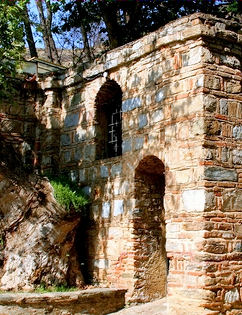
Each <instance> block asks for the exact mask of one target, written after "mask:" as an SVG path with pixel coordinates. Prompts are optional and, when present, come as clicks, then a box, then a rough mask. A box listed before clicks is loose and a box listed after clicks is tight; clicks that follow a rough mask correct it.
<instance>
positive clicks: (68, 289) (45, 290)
mask: <svg viewBox="0 0 242 315" xmlns="http://www.w3.org/2000/svg"><path fill="white" fill-rule="evenodd" d="M77 290H78V288H76V287H68V286H65V285H59V286H51V287H46V286H45V285H43V284H41V285H40V286H39V287H37V288H36V289H35V290H34V293H49V292H73V291H77Z"/></svg>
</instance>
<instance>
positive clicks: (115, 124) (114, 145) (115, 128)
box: [107, 106, 122, 157]
mask: <svg viewBox="0 0 242 315" xmlns="http://www.w3.org/2000/svg"><path fill="white" fill-rule="evenodd" d="M107 129H108V141H107V150H108V152H107V155H108V157H114V156H118V155H121V154H122V112H121V109H120V108H119V107H118V106H115V107H114V110H113V112H111V113H110V114H109V115H108V125H107Z"/></svg>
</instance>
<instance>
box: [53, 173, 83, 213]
mask: <svg viewBox="0 0 242 315" xmlns="http://www.w3.org/2000/svg"><path fill="white" fill-rule="evenodd" d="M50 183H51V185H52V187H53V188H54V196H55V199H56V200H57V201H58V203H59V204H60V205H61V206H63V207H64V208H65V209H66V210H67V211H69V210H71V208H74V209H75V211H76V212H80V211H82V210H83V208H84V207H85V206H86V205H87V204H88V199H87V197H86V196H85V195H84V193H83V191H82V189H81V188H80V187H79V186H77V185H76V184H75V183H72V182H70V181H69V180H68V178H66V177H63V176H61V177H56V178H53V179H51V180H50Z"/></svg>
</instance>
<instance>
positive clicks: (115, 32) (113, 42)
mask: <svg viewBox="0 0 242 315" xmlns="http://www.w3.org/2000/svg"><path fill="white" fill-rule="evenodd" d="M99 8H100V10H101V12H102V16H103V20H104V22H105V24H106V27H107V32H108V38H109V43H110V48H111V49H113V48H116V47H118V46H119V45H120V40H119V39H120V38H122V37H120V36H119V25H118V21H117V6H116V3H111V4H110V3H108V4H106V3H105V1H100V2H99Z"/></svg>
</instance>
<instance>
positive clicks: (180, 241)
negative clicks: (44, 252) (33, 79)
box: [2, 13, 242, 315]
mask: <svg viewBox="0 0 242 315" xmlns="http://www.w3.org/2000/svg"><path fill="white" fill-rule="evenodd" d="M239 29H240V25H239V24H238V23H236V22H232V21H227V20H221V19H217V18H215V17H212V16H209V15H204V14H200V13H199V14H194V15H191V16H189V17H184V18H182V19H179V20H177V21H174V22H171V23H169V24H168V25H166V26H165V27H163V28H161V29H159V30H158V31H156V32H154V33H150V34H148V35H147V36H145V37H143V38H141V39H139V40H137V41H134V42H132V43H129V44H127V45H125V46H123V47H119V48H117V49H115V50H113V51H110V52H108V53H106V54H105V55H104V56H102V58H100V59H99V60H96V61H95V63H94V64H93V65H91V66H90V67H88V68H87V69H85V70H81V69H80V70H78V69H77V70H73V69H70V70H68V71H67V72H66V73H62V74H53V75H49V76H48V77H44V78H39V80H38V90H37V91H36V96H35V98H34V99H33V96H32V99H31V101H32V105H33V110H34V116H35V117H34V119H36V121H37V123H36V124H35V130H34V131H33V132H31V131H30V130H29V133H27V134H29V135H32V136H33V135H34V139H33V137H30V140H31V143H30V146H31V148H32V150H33V151H34V155H35V165H36V167H38V168H39V169H41V171H42V172H44V171H47V170H49V169H57V168H58V169H59V170H60V171H64V170H65V171H68V174H69V176H70V178H71V179H72V180H73V181H77V182H78V183H80V185H81V186H83V189H84V191H85V192H86V193H87V194H88V195H89V197H90V200H91V208H90V216H89V218H88V221H87V224H86V228H85V239H86V244H87V245H86V248H85V250H84V249H83V248H82V249H80V250H82V251H83V253H84V252H85V254H83V261H82V262H81V264H82V265H83V266H84V267H83V268H84V271H85V274H86V277H87V279H91V280H92V281H94V282H95V281H96V282H98V283H102V285H106V286H109V287H117V288H125V289H128V293H127V298H128V300H129V301H131V302H132V301H134V302H146V301H151V300H153V299H155V298H160V297H163V296H168V297H170V298H171V301H172V299H173V300H174V301H176V300H178V301H181V303H180V304H178V305H177V308H178V309H177V310H176V311H177V314H179V307H180V308H182V309H184V307H186V306H185V305H183V306H182V303H185V302H184V301H186V300H187V299H189V300H190V301H195V302H196V303H197V305H198V308H197V314H210V315H212V314H213V315H219V314H226V315H239V314H242V306H241V305H242V286H241V285H242V272H241V270H242V225H241V221H242V214H241V210H242V190H241V189H242V142H241V141H242V126H241V120H242V117H241V116H242V114H241V113H242V110H241V107H242V102H241V100H242V95H241V42H242V35H241V32H240V30H239ZM113 100H115V102H117V103H119V102H120V104H121V112H122V117H121V123H122V124H121V126H122V128H121V137H122V139H121V140H122V143H121V145H122V150H121V153H120V154H117V156H111V157H110V156H108V153H107V155H106V156H105V154H104V153H103V152H104V146H105V145H106V144H105V141H106V140H105V137H108V135H107V134H106V131H105V130H104V129H105V128H106V127H105V126H106V125H105V124H107V123H106V121H105V115H106V114H105V113H106V112H107V115H108V110H107V109H105V106H106V105H105V104H109V105H108V106H112V102H113ZM28 104H29V103H28ZM110 104H111V105H110ZM17 108H18V107H17ZM22 108H23V107H22ZM24 108H31V107H26V106H25V107H24ZM106 108H107V107H106ZM108 108H111V107H108ZM14 110H17V109H14ZM2 115H3V116H2V117H3V119H2V125H3V126H6V129H7V128H8V127H7V124H6V123H5V124H4V122H6V121H7V119H10V120H11V119H13V116H12V115H14V117H15V119H16V116H17V115H18V114H17V113H8V112H7V109H6V108H5V112H4V114H2ZM29 117H30V116H29ZM32 120H33V119H32ZM32 120H31V121H28V120H26V118H25V119H23V120H22V121H21V123H22V124H23V126H24V127H23V128H24V130H25V131H26V128H27V127H25V126H29V127H31V128H33V124H32ZM23 121H24V122H23ZM21 123H19V124H20V125H21ZM21 126H22V125H21ZM13 131H14V130H6V131H5V132H9V133H13ZM21 132H22V133H23V130H19V133H20V134H21ZM26 132H27V131H26ZM26 132H25V133H26ZM24 135H25V134H24V133H23V134H22V136H24ZM26 141H27V140H26ZM102 148H103V149H102ZM102 150H103V151H102ZM182 301H183V302H182ZM173 308H174V305H173ZM188 313H189V310H187V314H188ZM193 314H195V312H194V313H193Z"/></svg>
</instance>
